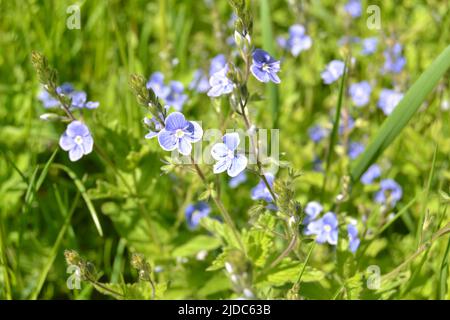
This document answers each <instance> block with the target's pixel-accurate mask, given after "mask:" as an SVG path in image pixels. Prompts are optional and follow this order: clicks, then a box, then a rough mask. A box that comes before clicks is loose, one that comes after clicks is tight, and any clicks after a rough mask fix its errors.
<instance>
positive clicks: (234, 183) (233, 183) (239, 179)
mask: <svg viewBox="0 0 450 320" xmlns="http://www.w3.org/2000/svg"><path fill="white" fill-rule="evenodd" d="M245 181H247V174H246V173H245V171H242V172H241V173H239V174H238V175H237V176H236V177H234V178H231V179H230V181H228V185H229V186H230V188H232V189H234V188H237V187H238V186H239V185H240V184H242V183H244V182H245Z"/></svg>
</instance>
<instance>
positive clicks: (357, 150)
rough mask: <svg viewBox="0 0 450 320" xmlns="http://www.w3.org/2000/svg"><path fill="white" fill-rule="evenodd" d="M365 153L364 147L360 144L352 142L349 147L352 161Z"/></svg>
mask: <svg viewBox="0 0 450 320" xmlns="http://www.w3.org/2000/svg"><path fill="white" fill-rule="evenodd" d="M363 151H364V145H363V144H362V143H359V142H351V143H350V145H349V147H348V156H349V157H350V159H352V160H353V159H356V158H357V157H358V156H359V155H360V154H361V153H362V152H363Z"/></svg>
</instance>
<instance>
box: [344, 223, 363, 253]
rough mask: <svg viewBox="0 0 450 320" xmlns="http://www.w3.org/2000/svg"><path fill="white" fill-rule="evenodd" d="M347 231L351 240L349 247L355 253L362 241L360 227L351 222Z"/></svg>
mask: <svg viewBox="0 0 450 320" xmlns="http://www.w3.org/2000/svg"><path fill="white" fill-rule="evenodd" d="M347 232H348V240H349V244H348V248H349V250H350V251H351V252H352V253H355V252H356V250H358V247H359V244H360V243H361V240H360V239H359V238H358V229H357V228H356V225H355V224H353V223H349V224H348V225H347Z"/></svg>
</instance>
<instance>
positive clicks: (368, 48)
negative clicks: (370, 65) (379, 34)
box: [361, 38, 378, 56]
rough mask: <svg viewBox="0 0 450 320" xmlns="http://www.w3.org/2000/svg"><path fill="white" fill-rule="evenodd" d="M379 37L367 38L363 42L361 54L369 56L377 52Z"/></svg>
mask: <svg viewBox="0 0 450 320" xmlns="http://www.w3.org/2000/svg"><path fill="white" fill-rule="evenodd" d="M377 46H378V39H377V38H366V39H364V40H363V42H362V50H361V54H363V55H365V56H367V55H371V54H373V53H375V51H377Z"/></svg>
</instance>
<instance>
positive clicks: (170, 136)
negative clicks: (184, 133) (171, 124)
mask: <svg viewBox="0 0 450 320" xmlns="http://www.w3.org/2000/svg"><path fill="white" fill-rule="evenodd" d="M158 142H159V145H160V146H161V148H163V149H164V150H166V151H172V150H175V149H176V148H177V144H178V139H177V137H176V136H175V133H174V132H171V131H167V130H166V129H162V130H161V131H160V132H159V134H158Z"/></svg>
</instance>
